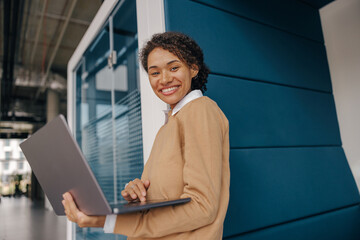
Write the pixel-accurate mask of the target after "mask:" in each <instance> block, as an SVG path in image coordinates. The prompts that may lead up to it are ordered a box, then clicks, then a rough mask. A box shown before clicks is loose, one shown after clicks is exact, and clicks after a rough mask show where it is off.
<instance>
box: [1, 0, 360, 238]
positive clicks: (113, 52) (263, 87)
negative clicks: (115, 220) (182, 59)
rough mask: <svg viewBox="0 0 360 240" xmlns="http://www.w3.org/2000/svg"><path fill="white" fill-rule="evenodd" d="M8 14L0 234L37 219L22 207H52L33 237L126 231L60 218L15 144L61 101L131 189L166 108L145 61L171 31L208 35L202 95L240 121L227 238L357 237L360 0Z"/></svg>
mask: <svg viewBox="0 0 360 240" xmlns="http://www.w3.org/2000/svg"><path fill="white" fill-rule="evenodd" d="M0 13H1V14H0V16H1V23H0V31H1V35H0V36H1V37H0V43H1V49H0V56H1V58H0V60H1V67H0V76H1V98H0V99H1V103H0V106H1V122H0V136H1V140H0V181H1V182H0V191H1V192H0V195H3V196H2V197H1V199H2V202H1V205H0V220H2V221H0V239H19V235H16V234H19V233H17V232H16V229H17V228H19V227H20V226H17V224H21V223H23V224H24V225H25V227H26V226H27V227H29V228H30V227H31V226H30V225H26V224H27V223H26V221H19V222H17V221H15V220H14V221H5V218H4V216H5V215H4V214H3V218H2V217H1V215H2V213H6V214H7V218H14V219H15V218H16V217H19V216H20V217H21V211H19V212H17V213H16V212H15V211H16V210H14V211H13V214H12V212H11V211H7V210H6V209H12V207H14V206H15V207H16V208H15V207H14V209H22V211H25V210H24V209H25V208H23V207H24V206H25V207H26V208H29V209H35V210H34V211H39V209H40V210H42V211H45V212H46V214H49V213H50V214H52V215H51V217H54V218H55V219H52V220H51V221H49V222H51V223H52V225H50V226H49V225H47V227H46V228H50V229H52V228H53V231H50V233H49V232H46V233H45V232H42V231H44V227H42V226H38V227H37V228H35V229H32V231H35V233H31V234H30V232H26V233H25V234H27V235H24V236H22V237H21V238H22V239H48V238H46V237H44V236H45V235H46V234H49V236H52V234H53V235H54V236H52V239H56V237H58V239H64V238H66V239H68V240H70V239H126V237H124V236H119V235H109V234H104V233H103V231H102V229H93V228H85V229H81V228H79V227H77V226H75V225H74V224H71V223H70V222H65V219H64V218H58V217H55V215H54V214H53V213H52V212H51V211H52V210H51V205H50V204H49V202H48V201H47V200H46V197H45V196H44V194H43V192H42V190H41V186H40V185H39V183H38V182H37V180H36V176H34V174H32V173H31V169H30V167H29V165H28V164H27V163H26V161H25V158H24V156H23V154H22V153H21V151H20V150H19V148H18V144H19V142H20V141H22V140H23V139H26V138H27V137H28V136H30V135H31V134H33V133H35V132H36V131H37V130H38V129H39V128H41V126H43V125H44V124H45V123H46V122H48V121H50V120H51V119H52V118H54V117H55V116H57V115H58V114H64V115H65V116H66V117H67V120H68V123H69V126H70V128H71V129H72V132H73V134H74V136H75V138H76V140H77V142H78V144H79V146H80V147H81V149H82V151H83V152H84V155H85V156H86V159H87V160H88V162H89V165H90V167H91V169H92V170H93V172H94V174H95V176H96V178H97V180H98V182H99V184H100V186H101V188H102V190H103V191H104V194H105V196H106V198H107V200H108V201H109V202H118V201H122V199H121V196H120V194H119V192H120V191H121V189H122V188H123V186H124V184H125V183H127V182H128V181H129V180H131V179H133V178H135V177H139V176H140V174H141V171H142V167H143V164H144V163H145V162H146V159H147V157H148V156H149V153H150V150H151V146H152V142H153V140H154V137H155V134H156V132H157V130H158V129H159V128H160V126H161V125H162V124H163V123H164V116H163V112H162V110H164V109H167V107H168V106H166V104H164V103H162V102H161V101H160V100H158V99H156V96H155V95H154V94H153V93H152V89H151V88H150V86H149V83H148V80H147V75H146V73H145V72H144V71H143V69H141V67H140V64H139V62H138V49H139V48H141V46H142V44H143V43H144V41H146V40H147V39H149V38H150V37H151V35H152V34H153V33H157V32H164V31H180V32H183V33H186V34H188V35H190V36H191V37H192V38H194V39H195V40H196V41H197V42H198V43H199V45H200V46H201V47H202V48H203V50H204V55H205V61H206V63H207V64H208V66H209V67H210V69H211V74H210V75H209V81H208V91H207V92H206V93H205V95H207V96H209V97H210V98H212V99H214V100H215V101H216V102H217V103H218V105H219V106H220V108H221V109H222V110H223V111H224V113H225V114H226V116H227V117H228V119H229V122H230V129H231V130H230V144H231V146H230V147H231V150H230V165H231V183H232V184H231V189H230V194H231V197H230V203H229V209H228V213H227V218H226V220H225V224H224V239H241V240H247V239H249V240H250V239H256V240H257V239H259V240H260V239H267V240H268V239H284V240H285V239H286V240H289V239H295V240H296V239H299V240H300V239H327V240H328V239H334V240H337V239H349V240H352V239H354V240H357V239H360V208H359V202H360V198H359V191H358V188H359V186H360V150H359V149H360V148H359V147H358V146H359V143H360V126H359V124H358V122H360V110H359V108H358V106H357V105H358V103H359V102H360V96H359V94H357V92H358V91H359V90H360V81H359V76H360V70H359V66H360V1H359V0H335V1H331V0H290V1H289V0H272V1H266V0H255V1H254V0H251V1H250V0H241V1H231V0H225V1H219V0H105V1H101V0H92V1H85V0H72V1H69V0H61V1H52V0H31V1H24V0H22V1H21V0H11V1H10V0H3V1H1V2H0ZM24 199H26V201H24ZM29 202H30V203H29ZM32 203H40V205H38V204H36V205H35V206H36V207H34V204H32ZM18 204H20V205H18ZM21 204H23V205H21ZM24 204H25V205H24ZM39 206H40V207H39ZM19 213H20V214H19ZM28 214H29V216H30V217H31V216H33V215H34V217H35V215H36V216H37V217H38V215H39V214H38V212H36V214H33V215H32V213H31V211H30V213H28ZM41 216H42V215H41ZM44 216H45V215H44ZM46 216H47V217H49V216H50V215H46ZM30 219H31V218H30ZM39 222H41V221H39ZM44 222H46V221H44ZM10 223H12V225H11V224H10ZM14 225H15V226H14ZM55 233H56V234H55ZM2 234H3V235H2ZM55 235H56V236H55ZM39 237H40V238H39Z"/></svg>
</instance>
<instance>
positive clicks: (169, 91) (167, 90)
mask: <svg viewBox="0 0 360 240" xmlns="http://www.w3.org/2000/svg"><path fill="white" fill-rule="evenodd" d="M178 88H179V86H174V87H169V88H164V89H161V92H162V93H163V94H164V95H166V96H168V95H171V94H173V93H174V92H176V90H177V89H178Z"/></svg>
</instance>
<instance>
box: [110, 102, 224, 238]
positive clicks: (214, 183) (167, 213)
mask: <svg viewBox="0 0 360 240" xmlns="http://www.w3.org/2000/svg"><path fill="white" fill-rule="evenodd" d="M198 105H199V104H197V105H196V104H194V105H192V106H189V108H187V109H186V110H187V111H186V112H184V114H182V115H181V112H179V115H178V116H177V117H178V121H179V125H180V128H179V129H180V131H181V134H180V136H181V137H182V143H183V144H182V153H183V160H184V168H183V181H184V187H183V194H182V195H181V196H180V198H187V197H190V198H191V201H190V202H189V203H186V204H183V205H178V206H169V207H163V208H158V209H151V210H149V211H147V212H142V213H134V214H126V215H119V216H118V217H117V222H116V226H115V233H119V234H123V235H127V236H129V237H140V238H141V237H143V238H146V237H162V236H167V235H171V234H174V233H180V232H188V231H192V230H195V229H198V228H201V227H203V226H206V225H209V224H211V223H212V222H213V221H214V220H215V218H216V216H217V212H218V208H219V202H220V197H221V196H220V192H221V178H222V176H221V173H222V158H223V143H224V136H228V135H226V131H228V125H227V120H226V122H225V120H224V119H223V118H222V116H221V114H220V113H219V109H218V108H217V107H216V108H215V107H214V106H205V107H204V106H201V105H200V106H198ZM185 114H186V115H185ZM225 119H226V118H225Z"/></svg>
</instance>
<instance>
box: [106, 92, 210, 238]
mask: <svg viewBox="0 0 360 240" xmlns="http://www.w3.org/2000/svg"><path fill="white" fill-rule="evenodd" d="M202 96H203V94H202V92H201V90H192V91H191V92H189V93H188V94H187V95H186V96H185V97H184V98H183V99H181V100H180V101H179V102H178V103H177V104H176V106H175V107H174V109H173V111H172V113H171V115H172V116H174V115H175V114H176V113H177V112H179V111H180V109H181V108H183V107H184V106H185V105H186V104H188V103H189V102H191V101H193V100H195V99H197V98H199V97H202ZM170 110H171V109H168V110H164V113H165V124H166V123H167V121H168V118H169V117H168V113H169V111H170ZM115 223H116V215H107V216H106V220H105V225H104V232H105V233H114V229H115Z"/></svg>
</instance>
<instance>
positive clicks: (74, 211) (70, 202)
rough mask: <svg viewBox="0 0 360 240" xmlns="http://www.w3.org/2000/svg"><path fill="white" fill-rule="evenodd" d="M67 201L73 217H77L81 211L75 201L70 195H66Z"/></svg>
mask: <svg viewBox="0 0 360 240" xmlns="http://www.w3.org/2000/svg"><path fill="white" fill-rule="evenodd" d="M65 200H66V201H67V202H68V206H69V211H70V213H71V214H72V215H73V216H76V215H77V213H78V212H79V209H78V208H77V206H76V204H75V202H74V199H73V198H72V196H71V194H70V193H68V192H67V193H65Z"/></svg>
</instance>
